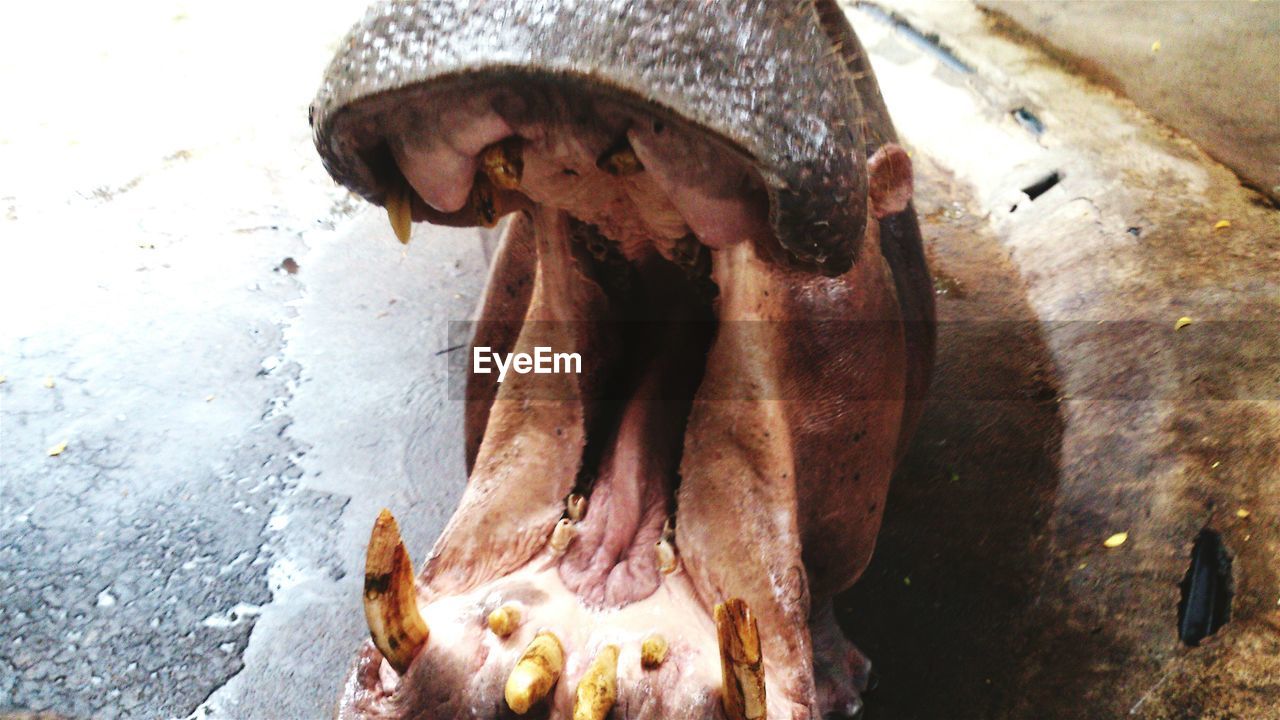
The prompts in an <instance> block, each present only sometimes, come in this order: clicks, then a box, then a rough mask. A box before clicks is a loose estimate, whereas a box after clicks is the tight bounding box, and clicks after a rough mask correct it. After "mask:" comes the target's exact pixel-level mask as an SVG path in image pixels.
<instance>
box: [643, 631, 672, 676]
mask: <svg viewBox="0 0 1280 720" xmlns="http://www.w3.org/2000/svg"><path fill="white" fill-rule="evenodd" d="M666 659H667V639H666V638H664V637H662V636H661V635H659V634H657V633H654V634H652V635H650V636H649V637H647V638H645V639H644V641H643V642H641V643H640V664H641V665H642V666H644V667H645V668H646V669H648V670H652V669H654V668H656V667H658V666H659V665H661V664H662V662H663V661H664V660H666Z"/></svg>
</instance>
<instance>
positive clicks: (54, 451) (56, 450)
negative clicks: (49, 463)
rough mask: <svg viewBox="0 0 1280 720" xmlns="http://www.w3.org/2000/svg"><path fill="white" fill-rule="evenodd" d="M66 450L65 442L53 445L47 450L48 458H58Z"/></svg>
mask: <svg viewBox="0 0 1280 720" xmlns="http://www.w3.org/2000/svg"><path fill="white" fill-rule="evenodd" d="M66 449H67V441H66V440H63V441H62V442H60V443H58V444H57V445H54V446H53V447H51V448H49V457H58V456H59V455H61V454H62V452H63V451H64V450H66Z"/></svg>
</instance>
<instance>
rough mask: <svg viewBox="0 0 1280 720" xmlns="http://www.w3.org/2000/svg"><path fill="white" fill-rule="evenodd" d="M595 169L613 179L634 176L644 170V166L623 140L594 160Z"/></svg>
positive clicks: (628, 144)
mask: <svg viewBox="0 0 1280 720" xmlns="http://www.w3.org/2000/svg"><path fill="white" fill-rule="evenodd" d="M596 167H598V168H600V169H601V170H603V171H605V172H607V173H609V174H610V175H613V176H614V177H626V176H628V175H635V174H636V173H638V172H640V171H642V170H644V164H643V163H641V162H640V158H638V157H636V151H635V150H632V149H631V144H630V143H628V142H627V141H626V140H625V139H623V140H622V141H621V142H620V143H618V144H617V145H614V146H613V147H611V148H609V149H608V150H606V151H604V153H603V154H601V155H600V157H599V158H597V159H596Z"/></svg>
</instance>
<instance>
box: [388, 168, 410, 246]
mask: <svg viewBox="0 0 1280 720" xmlns="http://www.w3.org/2000/svg"><path fill="white" fill-rule="evenodd" d="M412 193H413V188H411V187H409V183H407V182H405V181H404V180H400V181H399V183H397V185H396V187H394V188H392V189H391V190H390V191H389V192H388V193H387V196H386V197H385V198H383V201H382V203H383V205H385V206H386V208H387V218H388V219H389V220H391V229H392V230H394V231H395V233H396V238H397V239H398V240H399V241H400V243H401V244H402V245H407V244H409V233H410V231H411V230H412V229H413V195H412Z"/></svg>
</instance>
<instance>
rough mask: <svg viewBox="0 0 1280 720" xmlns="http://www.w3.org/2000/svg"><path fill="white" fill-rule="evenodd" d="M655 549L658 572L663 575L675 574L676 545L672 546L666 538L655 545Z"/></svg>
mask: <svg viewBox="0 0 1280 720" xmlns="http://www.w3.org/2000/svg"><path fill="white" fill-rule="evenodd" d="M653 549H654V551H655V552H656V554H657V555H658V570H660V571H661V572H662V574H663V575H670V574H671V573H673V572H675V571H676V548H675V545H672V544H671V541H670V540H668V539H666V538H662V539H661V540H659V541H658V542H656V543H654V546H653Z"/></svg>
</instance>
